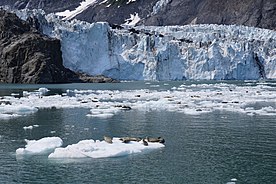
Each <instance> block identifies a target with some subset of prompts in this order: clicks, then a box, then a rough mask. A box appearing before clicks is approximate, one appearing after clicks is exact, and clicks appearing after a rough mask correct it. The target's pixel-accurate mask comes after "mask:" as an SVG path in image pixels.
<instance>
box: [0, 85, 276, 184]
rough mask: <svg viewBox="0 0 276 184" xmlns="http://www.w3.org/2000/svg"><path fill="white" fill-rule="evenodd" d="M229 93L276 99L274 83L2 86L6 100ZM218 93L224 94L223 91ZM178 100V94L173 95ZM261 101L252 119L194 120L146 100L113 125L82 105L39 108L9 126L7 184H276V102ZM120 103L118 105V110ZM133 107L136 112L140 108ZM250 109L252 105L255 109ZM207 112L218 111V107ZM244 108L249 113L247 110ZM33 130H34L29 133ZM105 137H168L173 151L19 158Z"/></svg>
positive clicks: (216, 115) (211, 115)
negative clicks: (42, 148) (43, 94)
mask: <svg viewBox="0 0 276 184" xmlns="http://www.w3.org/2000/svg"><path fill="white" fill-rule="evenodd" d="M207 84H208V88H204V90H203V92H201V91H202V86H204V85H207ZM225 86H226V87H229V88H231V89H233V88H234V87H236V86H237V87H238V86H241V87H243V86H245V87H246V89H250V88H252V89H253V88H254V87H256V86H261V87H260V89H258V90H256V91H258V93H264V92H265V91H267V90H268V92H269V93H267V94H270V95H275V93H276V89H275V88H276V86H275V83H274V82H258V81H256V82H225V81H224V82H208V83H207V82H198V81H192V82H191V81H189V82H124V83H118V84H63V85H0V94H1V96H7V95H8V96H9V95H11V94H12V93H13V94H18V95H19V96H23V93H22V92H23V91H35V90H37V89H38V88H41V87H45V88H47V89H49V90H50V91H49V93H48V94H47V95H49V96H51V95H54V94H62V93H65V92H66V90H68V89H69V90H74V89H78V90H92V91H93V90H103V91H105V90H108V92H109V93H110V92H112V91H116V93H115V92H114V95H115V96H116V94H117V93H118V94H120V93H122V94H128V93H126V92H129V91H130V92H132V90H133V95H137V91H135V90H140V89H144V90H146V92H147V93H146V94H151V93H153V94H154V95H158V94H159V93H162V92H167V91H169V92H170V93H172V92H171V91H173V89H174V88H185V89H186V90H185V91H183V95H185V94H187V93H189V95H190V93H191V91H192V92H194V93H195V94H197V96H199V95H201V98H203V96H204V95H205V92H207V93H208V95H209V92H210V91H211V92H212V91H217V90H218V89H219V88H222V87H223V88H224V87H225ZM238 89H239V90H240V88H238ZM241 89H242V88H241ZM262 89H263V91H262ZM139 92H140V91H139ZM231 92H233V91H231ZM216 93H218V95H221V94H220V93H219V92H216ZM141 94H142V95H143V93H141ZM176 94H178V93H172V95H176ZM190 96H191V95H190ZM158 97H160V96H158ZM18 98H19V97H18ZM146 98H148V99H147V100H148V101H150V100H151V99H150V98H149V97H148V96H147V97H146ZM160 98H161V97H160ZM166 98H168V97H166ZM180 98H181V96H176V100H177V99H180ZM193 98H195V97H194V96H193ZM196 98H198V97H196ZM223 98H226V97H223ZM243 98H247V97H245V96H240V97H239V99H240V101H242V100H243ZM260 98H262V99H261V100H260V101H259V100H258V98H257V99H255V100H256V102H255V103H253V104H251V106H250V108H249V110H250V109H251V110H250V111H248V112H247V111H246V113H244V112H240V110H238V111H235V110H233V109H232V110H229V108H228V107H227V108H225V110H219V109H217V108H215V110H209V111H207V112H204V113H201V112H202V111H198V112H199V113H198V114H194V113H186V112H188V111H181V109H180V110H179V109H178V110H174V109H171V108H169V109H166V108H164V107H162V108H161V107H160V108H152V105H153V102H152V104H151V106H150V107H151V108H148V106H145V107H144V106H143V104H142V103H141V102H140V101H141V100H138V101H134V102H133V103H137V104H138V103H141V104H142V105H139V106H137V108H133V109H131V110H124V111H120V112H118V113H115V114H114V115H113V116H110V117H106V118H98V117H89V116H87V114H90V110H91V109H89V108H87V107H81V106H80V107H79V108H78V107H74V108H39V109H38V111H36V112H34V113H31V114H26V115H23V116H18V117H14V118H8V119H1V120H0V158H1V159H0V181H1V183H187V184H198V183H212V184H221V183H225V184H226V183H228V184H230V183H237V184H239V183H241V184H242V183H256V184H260V183H266V184H274V183H276V134H275V132H276V115H275V114H274V112H272V111H273V110H274V109H275V106H276V104H275V103H276V102H275V101H273V99H272V100H271V99H270V100H269V102H268V101H266V100H265V97H260ZM267 98H269V96H268V97H267ZM30 100H31V98H30ZM100 100H101V99H100ZM105 100H106V101H108V99H105ZM115 100H116V99H113V100H110V101H112V103H113V101H115ZM124 100H125V101H126V99H124ZM131 100H132V101H133V99H131ZM196 100H198V99H192V101H191V100H190V99H188V97H187V103H188V106H191V105H192V103H191V102H193V101H196ZM211 100H212V99H211ZM213 100H214V102H213V103H217V101H218V99H217V98H214V99H213ZM215 100H216V101H215ZM228 100H229V99H228ZM127 103H130V102H127ZM162 103H163V101H162ZM181 103H182V105H183V108H185V107H187V104H183V103H184V102H183V100H182V101H181ZM225 103H226V102H223V103H222V104H223V105H225ZM266 103H268V104H269V105H268V106H269V107H271V108H272V110H269V111H266V113H259V112H260V111H259V109H261V108H262V106H266V105H265V104H266ZM130 104H131V103H130ZM158 104H159V103H158ZM164 104H166V102H164ZM196 104H198V105H199V106H200V108H202V107H203V106H202V104H200V103H196ZM132 105H133V106H134V107H135V104H132ZM147 105H149V104H147ZM167 105H168V106H169V105H170V104H167ZM223 105H222V106H221V107H222V108H224V106H223ZM246 105H248V106H249V103H247V104H246ZM214 106H217V105H214ZM173 107H174V106H173ZM204 107H205V106H204ZM206 107H208V108H210V109H212V104H208V105H206ZM237 107H242V108H245V109H246V108H247V107H243V106H241V105H240V106H237ZM203 111H204V109H203ZM33 125H37V126H33ZM30 126H32V128H26V127H30ZM24 127H25V128H24ZM104 135H108V136H112V137H124V136H134V137H143V136H144V137H146V136H152V137H158V136H162V137H163V138H165V140H166V142H165V147H163V148H160V149H156V150H152V151H151V152H145V153H140V154H129V155H127V156H122V157H115V158H113V157H112V158H101V159H93V158H82V159H49V158H48V157H47V156H45V155H34V156H31V155H30V156H24V157H20V156H18V155H16V150H17V149H18V148H22V147H24V146H25V145H26V143H25V139H28V140H38V139H41V138H43V137H60V138H62V140H63V144H64V145H63V146H67V145H71V144H75V143H77V142H79V141H81V140H87V139H94V140H102V139H103V136H104Z"/></svg>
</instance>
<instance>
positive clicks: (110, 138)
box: [104, 136, 113, 144]
mask: <svg viewBox="0 0 276 184" xmlns="http://www.w3.org/2000/svg"><path fill="white" fill-rule="evenodd" d="M104 141H105V142H107V143H109V144H112V143H113V142H112V137H108V136H104Z"/></svg>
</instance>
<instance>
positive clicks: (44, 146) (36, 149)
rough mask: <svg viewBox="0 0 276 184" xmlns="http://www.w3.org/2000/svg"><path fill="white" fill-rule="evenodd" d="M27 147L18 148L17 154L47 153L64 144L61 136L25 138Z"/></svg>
mask: <svg viewBox="0 0 276 184" xmlns="http://www.w3.org/2000/svg"><path fill="white" fill-rule="evenodd" d="M25 141H26V143H27V144H26V146H25V148H18V149H17V150H16V154H17V155H47V154H50V153H51V152H53V151H54V149H55V148H58V147H60V146H62V143H63V141H62V139H61V138H59V137H45V138H42V139H39V140H25Z"/></svg>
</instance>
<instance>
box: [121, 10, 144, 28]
mask: <svg viewBox="0 0 276 184" xmlns="http://www.w3.org/2000/svg"><path fill="white" fill-rule="evenodd" d="M140 20H141V18H140V17H139V15H138V13H136V12H135V13H134V14H130V18H129V19H126V20H125V21H126V22H125V23H124V24H123V25H127V26H135V25H136V24H137V23H138V22H139V21H140Z"/></svg>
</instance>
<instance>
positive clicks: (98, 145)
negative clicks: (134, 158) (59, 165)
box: [49, 138, 165, 158]
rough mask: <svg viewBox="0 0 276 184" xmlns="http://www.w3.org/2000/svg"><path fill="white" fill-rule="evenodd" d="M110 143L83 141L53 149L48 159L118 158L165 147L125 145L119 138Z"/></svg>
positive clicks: (139, 143)
mask: <svg viewBox="0 0 276 184" xmlns="http://www.w3.org/2000/svg"><path fill="white" fill-rule="evenodd" d="M112 142H113V143H112V144H109V143H106V142H105V141H96V142H95V141H94V140H83V141H80V142H79V143H77V144H72V145H69V146H67V147H66V148H57V149H55V151H54V152H53V153H51V154H50V155H49V158H87V157H90V158H106V157H119V156H126V155H130V154H135V153H143V152H146V151H149V150H153V149H157V148H162V147H165V146H164V145H163V144H161V143H148V146H144V145H143V142H142V141H141V142H134V141H133V142H130V143H127V144H125V143H122V141H120V140H119V138H113V140H112Z"/></svg>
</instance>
